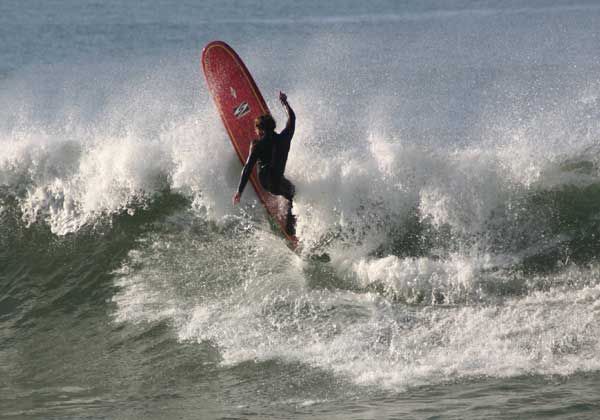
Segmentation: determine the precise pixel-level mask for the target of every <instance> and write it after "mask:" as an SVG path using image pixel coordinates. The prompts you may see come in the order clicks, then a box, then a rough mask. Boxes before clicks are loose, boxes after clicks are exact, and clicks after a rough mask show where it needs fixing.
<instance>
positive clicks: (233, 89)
mask: <svg viewBox="0 0 600 420" xmlns="http://www.w3.org/2000/svg"><path fill="white" fill-rule="evenodd" d="M202 70H203V71H204V77H205V78H206V83H207V85H208V90H209V92H210V94H211V96H212V98H213V100H214V101H215V104H216V105H217V109H218V110H219V114H220V115H221V119H222V120H223V124H224V125H225V129H226V130H227V133H228V134H229V138H230V139H231V143H232V144H233V148H234V149H235V151H236V153H237V155H238V157H239V158H240V162H241V163H242V165H244V164H245V163H246V160H247V159H248V154H249V152H250V143H251V142H252V140H254V139H255V138H256V133H255V131H254V120H255V118H256V117H259V116H261V115H264V114H270V113H271V112H270V111H269V107H267V104H266V102H265V100H264V99H263V97H262V95H261V93H260V91H259V90H258V87H257V86H256V83H255V82H254V79H252V76H251V75H250V72H249V71H248V69H247V68H246V66H245V65H244V63H243V62H242V60H241V58H240V57H239V56H238V55H237V54H236V52H235V51H234V50H233V49H232V48H231V47H230V46H229V45H227V44H226V43H224V42H222V41H213V42H211V43H209V44H207V45H206V47H204V49H203V50H202ZM250 182H251V183H252V186H253V187H254V190H255V191H256V195H258V198H259V199H260V201H261V202H262V203H263V205H264V206H265V209H266V210H267V212H268V213H269V215H270V216H271V218H272V219H273V221H274V222H275V224H276V225H277V226H278V227H279V228H280V230H281V232H282V233H283V235H284V236H285V237H286V238H287V240H288V241H289V243H290V245H291V247H292V248H294V249H295V248H296V247H297V245H298V238H297V237H296V236H294V235H290V234H288V232H287V231H286V221H287V220H286V219H287V212H288V207H289V202H288V201H287V200H286V199H285V198H283V197H280V196H275V195H273V194H271V193H269V192H267V191H265V190H264V189H263V188H262V186H261V185H260V183H259V182H258V175H257V171H256V168H255V169H254V170H253V171H252V175H251V176H250Z"/></svg>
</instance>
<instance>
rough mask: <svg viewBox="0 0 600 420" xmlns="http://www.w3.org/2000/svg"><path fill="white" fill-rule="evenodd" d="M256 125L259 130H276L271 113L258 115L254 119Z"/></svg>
mask: <svg viewBox="0 0 600 420" xmlns="http://www.w3.org/2000/svg"><path fill="white" fill-rule="evenodd" d="M254 126H255V127H256V128H258V129H259V130H261V131H263V132H265V133H267V132H270V131H274V130H275V120H274V119H273V117H271V115H270V114H264V115H261V116H260V117H256V119H255V120H254Z"/></svg>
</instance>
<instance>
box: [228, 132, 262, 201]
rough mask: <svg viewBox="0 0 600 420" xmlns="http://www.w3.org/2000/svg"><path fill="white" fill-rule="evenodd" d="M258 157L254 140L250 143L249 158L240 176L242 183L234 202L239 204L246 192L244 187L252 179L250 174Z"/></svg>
mask: <svg viewBox="0 0 600 420" xmlns="http://www.w3.org/2000/svg"><path fill="white" fill-rule="evenodd" d="M257 159H258V153H257V151H256V148H255V147H254V142H252V144H251V145H250V154H249V155H248V160H247V161H246V164H245V165H244V169H242V176H241V177H240V185H239V186H238V189H237V192H236V193H235V195H234V196H233V204H237V203H239V202H240V197H241V196H242V193H243V192H244V188H246V184H247V183H248V180H249V179H250V174H251V173H252V169H254V165H255V164H256V161H257Z"/></svg>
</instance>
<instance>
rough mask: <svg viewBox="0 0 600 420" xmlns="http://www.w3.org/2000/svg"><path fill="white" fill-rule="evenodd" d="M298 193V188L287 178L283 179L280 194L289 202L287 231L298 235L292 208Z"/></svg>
mask: <svg viewBox="0 0 600 420" xmlns="http://www.w3.org/2000/svg"><path fill="white" fill-rule="evenodd" d="M295 192H296V187H295V186H294V184H292V183H291V182H290V181H289V180H288V179H287V178H285V177H282V178H281V181H280V182H279V194H280V195H282V196H284V197H285V198H287V199H288V200H289V205H288V211H287V223H286V230H287V231H288V233H289V234H291V235H295V234H296V216H294V215H293V214H292V206H293V205H294V202H293V199H294V193H295Z"/></svg>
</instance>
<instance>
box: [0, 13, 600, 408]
mask: <svg viewBox="0 0 600 420" xmlns="http://www.w3.org/2000/svg"><path fill="white" fill-rule="evenodd" d="M116 3H119V2H116ZM444 4H446V3H444ZM65 5H66V6H65ZM69 5H70V6H69ZM117 6H118V7H120V9H118V10H121V12H123V14H121V15H118V16H117V15H112V14H110V13H108V12H106V11H104V12H99V13H98V14H93V13H92V14H89V15H88V14H86V13H87V12H85V10H84V9H81V8H80V7H79V6H77V5H75V4H70V3H69V2H65V3H64V4H63V3H61V6H60V7H63V8H65V7H66V9H65V10H64V13H63V14H62V15H61V14H56V13H55V12H52V13H55V14H56V16H55V17H54V18H53V19H55V20H54V25H53V26H51V27H50V28H49V27H47V26H46V24H45V23H44V22H40V21H38V20H37V19H39V18H35V17H32V16H30V17H29V18H26V17H24V15H23V16H22V15H21V14H18V13H16V12H15V13H14V16H18V19H21V21H19V20H18V19H17V22H16V23H15V22H13V23H12V24H11V25H12V26H10V25H9V27H10V28H12V32H10V31H9V32H10V33H11V34H12V37H11V38H7V39H8V41H7V44H6V45H5V46H4V47H0V54H1V55H3V56H5V57H9V59H8V60H6V61H5V64H4V67H0V108H1V109H3V112H2V114H0V150H2V153H0V262H1V263H0V337H2V340H1V343H0V370H2V371H3V372H4V373H6V375H4V376H5V378H7V379H3V380H0V391H1V393H3V394H4V395H8V396H9V397H8V398H7V399H5V400H4V401H0V407H3V411H4V412H6V413H10V414H11V415H13V416H16V417H18V416H31V415H34V416H35V415H40V416H58V417H77V416H78V415H81V413H83V412H84V411H86V412H92V413H106V412H107V411H105V410H109V411H108V412H111V413H112V412H114V413H115V414H116V413H117V412H118V411H116V410H119V409H121V408H124V407H126V408H127V409H128V410H129V409H130V410H132V411H131V417H132V418H137V417H140V416H141V417H140V418H143V415H141V414H140V413H141V412H143V410H144V409H142V408H141V407H142V406H143V404H145V403H142V402H143V401H147V400H148V399H149V398H150V399H153V401H158V403H157V404H164V405H161V407H166V408H164V410H166V411H164V412H165V413H167V414H169V415H171V414H173V413H174V412H175V411H173V410H177V407H176V406H177V404H178V401H185V402H186V403H189V404H190V407H191V406H194V407H196V408H197V407H201V412H202V413H204V414H206V416H207V417H219V416H228V415H230V416H233V417H236V416H242V417H243V416H245V415H246V414H247V413H246V414H244V413H245V411H244V410H246V409H247V410H249V412H250V411H252V410H259V409H258V408H257V407H263V409H264V411H261V412H260V415H262V417H263V418H268V417H269V416H273V417H277V416H278V415H280V413H281V412H288V411H289V412H290V413H296V414H297V412H296V411H295V410H304V411H303V412H306V413H307V415H315V414H318V412H320V411H319V410H321V411H322V412H323V413H324V414H323V416H324V418H326V417H327V416H328V415H329V414H328V413H329V411H332V412H333V411H334V410H335V411H336V412H337V411H339V410H342V412H345V413H346V412H347V413H353V412H360V413H362V414H364V413H365V411H364V410H366V409H365V406H369V404H371V403H376V402H377V401H379V402H380V403H381V406H382V407H384V406H385V407H387V408H385V409H386V410H388V409H389V410H390V415H391V413H392V412H394V413H397V412H398V411H397V410H399V408H398V406H395V405H393V404H392V405H390V406H389V407H388V406H387V405H386V404H387V403H386V402H385V401H388V400H386V398H388V397H390V396H393V398H394V399H397V398H400V399H402V398H407V399H408V400H410V398H412V396H414V395H416V394H414V393H415V392H416V393H417V394H418V393H419V392H424V393H425V394H426V395H427V396H428V397H431V395H433V394H434V393H436V392H441V393H442V394H444V393H446V392H447V393H449V394H448V395H451V394H452V392H462V390H463V388H462V387H464V389H468V388H469V387H476V388H477V387H478V388H477V390H476V392H478V393H480V394H477V395H480V396H481V398H484V397H483V395H484V394H485V393H486V392H487V393H488V394H489V393H491V392H500V391H498V389H501V388H502V387H503V386H504V385H506V386H508V387H509V388H510V389H515V390H525V391H523V392H529V394H528V395H529V396H532V398H533V397H534V396H535V395H536V394H535V392H537V391H532V390H531V389H532V388H533V385H532V384H531V383H530V382H528V381H540V382H541V383H542V385H540V387H542V388H544V387H546V388H544V389H549V390H553V389H554V388H552V387H553V386H554V384H553V383H552V379H548V378H556V377H559V378H566V379H561V381H565V382H567V383H568V382H569V379H568V378H571V377H572V376H573V375H575V376H576V375H583V378H585V379H582V380H586V381H587V380H589V381H590V382H591V385H590V387H591V388H590V389H594V386H596V385H597V383H598V378H597V371H598V370H599V369H600V359H599V358H598V354H600V328H599V327H598V325H600V323H599V322H598V321H599V319H598V317H599V314H600V312H599V309H600V275H599V273H600V264H599V261H598V255H600V219H599V217H598V216H599V214H600V213H599V211H598V203H599V202H600V158H599V156H600V153H599V152H600V147H599V146H598V138H599V137H600V111H599V109H600V99H599V97H600V96H599V95H600V83H599V82H598V78H597V68H596V67H597V60H596V58H595V57H591V52H590V51H594V48H595V45H596V39H595V38H594V33H595V32H594V30H593V29H594V28H595V26H594V25H595V24H596V22H597V20H596V18H597V15H598V12H599V10H598V8H597V6H595V5H594V4H587V3H586V2H579V3H577V4H571V3H569V4H567V3H564V4H563V2H555V3H553V4H545V5H543V7H530V8H522V7H521V6H520V5H517V4H515V3H511V2H485V5H483V6H481V7H479V6H477V5H475V6H473V4H472V2H467V3H461V2H453V3H452V4H451V5H449V6H448V5H446V6H443V5H440V4H437V3H435V2H426V3H423V4H422V5H421V6H419V7H416V6H414V7H412V8H410V7H409V6H402V7H405V8H404V9H403V8H402V7H400V6H393V5H389V4H387V3H386V4H381V5H379V8H380V10H381V12H377V13H373V12H372V11H371V10H364V7H363V6H361V5H359V4H354V5H351V6H349V8H348V9H344V10H349V11H348V12H347V13H337V12H336V10H341V9H339V8H335V9H333V10H329V9H323V10H321V11H320V12H317V11H315V10H314V9H312V8H309V9H310V10H304V9H303V7H304V6H297V7H298V8H299V9H294V8H292V9H289V10H286V11H279V12H278V11H277V10H278V9H277V10H276V6H273V8H267V10H268V12H264V13H262V14H261V13H259V11H257V10H256V9H253V11H252V12H249V11H248V14H240V11H239V10H237V9H236V8H234V7H233V6H231V5H229V6H227V5H221V6H218V7H220V9H219V8H217V12H215V13H217V16H216V17H215V19H214V21H213V20H210V19H206V18H205V17H204V18H203V17H202V16H204V14H203V13H205V10H204V9H203V8H202V7H200V6H199V7H200V8H199V9H193V11H189V15H188V16H184V14H183V13H182V12H180V11H179V12H178V11H177V10H174V9H172V8H170V7H169V8H167V7H166V6H164V5H162V6H160V5H157V6H156V10H155V11H154V12H153V11H147V12H144V13H142V14H140V15H132V17H131V18H128V19H131V20H132V21H131V22H129V24H127V23H123V22H121V20H123V19H124V18H123V16H124V13H125V12H126V10H125V9H127V7H129V6H126V5H117ZM338 6H339V5H338ZM484 6H485V7H484ZM6 7H7V8H8V9H9V10H13V9H11V7H9V6H6ZM14 7H15V9H14V10H18V8H17V6H14ZM161 7H162V8H161ZM215 7H217V6H215ZM306 7H308V6H306ZM327 7H329V6H327ZM0 9H1V7H0ZM229 9H231V10H229ZM14 10H13V11H14ZM153 10H154V9H153ZM189 10H192V9H189ZM311 10H312V12H310V13H309V11H311ZM319 10H320V9H319ZM46 12H48V13H50V12H51V11H48V10H46ZM159 12H160V13H162V14H164V15H165V16H167V17H168V19H167V20H169V23H165V22H163V21H161V20H160V19H159V15H156V16H155V15H153V13H157V14H160V13H159ZM229 12H231V13H229ZM103 13H104V14H103ZM59 15H60V16H59ZM59 17H60V19H59ZM3 19H8V18H6V17H5V18H3ZM75 21H77V22H79V23H77V24H75V23H74V22H75ZM0 22H1V21H0ZM573 22H577V24H575V23H573ZM5 23H7V25H8V24H9V22H5ZM226 25H237V27H239V28H240V30H239V31H237V30H236V31H234V30H232V29H222V28H223V27H225V26H226ZM507 25H508V26H509V27H510V28H512V30H511V31H506V27H507ZM556 25H559V26H560V25H562V26H560V27H561V28H562V32H560V33H559V32H557V31H555V28H556ZM44 28H45V29H44ZM78 28H79V29H78ZM44 30H48V31H50V32H47V33H48V34H49V35H48V38H39V37H38V35H39V34H40V33H43V32H44ZM140 30H142V33H143V34H145V35H144V36H145V37H146V36H147V37H146V38H144V37H142V40H141V39H140V37H139V36H138V35H136V34H139V33H140V32H139V31H140ZM222 30H225V31H226V34H225V35H227V37H226V38H227V40H228V41H229V42H230V43H231V45H232V46H233V47H234V48H236V50H238V52H239V53H240V55H241V56H242V57H243V58H244V60H245V61H246V64H247V65H248V67H249V69H250V70H251V71H252V73H253V74H254V76H255V79H256V80H257V82H258V85H259V86H260V87H261V89H262V91H263V94H264V95H265V97H266V98H267V102H268V103H269V105H270V107H271V109H272V111H273V113H274V116H275V117H276V120H277V121H278V123H279V125H280V126H282V125H283V122H284V114H283V112H282V110H281V109H280V108H279V105H278V103H277V101H276V92H277V90H279V89H282V90H284V91H286V93H287V94H288V96H289V98H290V103H291V104H292V106H293V107H294V109H295V111H296V114H297V115H298V123H297V132H296V134H295V137H294V140H293V145H292V150H291V154H290V160H289V162H288V167H287V176H288V177H289V178H290V179H291V180H292V181H293V182H294V183H295V184H296V188H297V196H296V200H295V203H294V212H295V213H296V215H297V217H298V226H297V230H298V236H299V237H300V238H301V242H302V251H301V252H300V253H299V254H295V253H292V252H291V251H290V250H289V249H288V248H287V246H286V244H285V242H284V240H283V239H282V238H281V237H280V236H279V235H278V234H277V232H275V231H273V229H272V227H271V226H270V224H269V221H268V220H267V219H266V216H265V214H264V211H263V209H262V207H261V206H260V203H259V202H258V201H257V198H256V197H255V196H254V195H253V193H252V192H251V191H249V190H248V191H247V192H246V193H245V194H244V197H243V203H242V205H241V206H240V207H233V206H232V205H231V196H232V195H233V192H234V190H235V188H236V186H237V182H238V179H239V172H240V165H239V162H238V161H237V157H236V156H235V155H234V153H233V150H232V147H231V146H230V144H229V141H228V139H227V135H226V132H225V130H224V129H223V127H222V125H221V122H220V120H219V117H218V114H217V112H216V110H215V107H214V105H213V104H212V102H211V99H210V98H209V97H208V93H207V92H206V89H205V87H204V81H203V79H202V75H201V71H200V66H199V60H198V59H199V53H200V51H199V50H200V47H201V46H202V45H203V44H205V43H206V42H208V41H209V40H211V39H212V38H214V37H217V36H218V37H225V36H224V35H223V34H222V32H220V31H222ZM227 31H229V32H227ZM61 34H62V35H61ZM91 34H96V35H95V37H94V36H92V35H91ZM17 35H18V36H17ZM159 35H161V36H159ZM111 37H116V38H118V40H119V41H118V42H117V41H116V40H115V39H116V38H111ZM33 39H36V40H37V39H40V41H39V42H40V44H39V45H38V44H36V45H38V46H37V47H35V46H31V48H33V49H34V50H35V51H37V54H39V57H38V59H34V58H31V57H30V56H28V55H27V54H26V53H25V52H23V51H26V50H25V49H17V47H19V48H20V47H23V45H33V44H31V43H33ZM169 40H170V41H169ZM299 40H300V41H301V42H299ZM44 42H47V43H49V44H51V45H52V46H54V47H55V51H63V53H62V54H59V53H58V52H55V53H53V54H50V53H43V51H47V50H48V48H47V47H48V46H49V45H46V44H44ZM173 45H176V47H174V46H173ZM36 48H37V50H36ZM94 51H102V54H101V55H100V56H99V58H98V57H96V58H95V59H94V58H93V57H94V54H93V52H94ZM594 60H596V61H594ZM0 376H2V375H0ZM199 378H200V379H199ZM523 378H525V379H523ZM527 378H535V379H527ZM590 378H591V379H590ZM457 384H458V385H457ZM507 384H508V385H507ZM594 384H596V385H594ZM428 387H431V388H428ZM453 387H457V388H456V389H454V388H453ZM511 387H512V388H511ZM575 388H576V387H575ZM427 389H434V391H432V394H431V395H429V394H427V391H426V390H427ZM423 390H425V391H423ZM527 390H529V391H527ZM257 391H260V392H258V393H257ZM570 391H571V389H570V388H569V386H568V385H566V391H565V392H570ZM465 392H467V391H465ZM549 392H550V391H549ZM258 394H260V395H258ZM199 395H201V396H199ZM257 395H258V396H257ZM419 395H420V394H419ZM431 398H433V397H431ZM467 399H468V398H467ZM32 401H33V402H34V404H33V406H32V405H31V402H32ZM135 401H141V402H140V406H139V407H140V408H139V410H141V411H139V410H137V409H136V408H135V407H137V405H136V403H134V402H135ZM342 401H359V402H358V403H357V404H358V405H359V406H360V404H363V403H364V405H365V406H360V407H359V409H357V410H358V411H352V410H354V409H355V408H356V407H354V408H353V406H352V404H350V403H348V405H344V404H342V403H341V402H342ZM574 404H575V403H574ZM340 405H342V407H340ZM315 406H316V407H320V408H319V409H316V411H313V410H312V408H314V407H315ZM157 407H158V406H157ZM264 407H267V408H264ZM415 407H416V406H415ZM421 408H422V407H421ZM263 409H261V410H263ZM382 409H383V408H382ZM419 409H420V408H419V407H416V408H415V410H416V411H415V412H417V411H418V410H419ZM432 409H434V410H439V412H445V410H446V409H445V408H444V407H443V406H442V405H439V406H436V405H435V404H434V406H433V408H432ZM574 409H575V408H574ZM89 410H91V411H89ZM110 410H115V411H110ZM136 410H137V411H136ZM157 410H158V408H157ZM169 410H171V411H169ZM361 410H362V411H361ZM259 411H260V410H259ZM190 412H191V411H190ZM415 412H412V414H414V413H415ZM278 413H279V414H278ZM473 413H474V412H473ZM477 413H478V414H477V415H480V414H481V413H480V412H477ZM405 414H407V413H405ZM408 414H410V413H408ZM98 415H100V414H98ZM102 415H105V414H102ZM247 415H248V416H251V415H250V414H247ZM257 415H258V414H257ZM469 415H470V414H469V411H468V409H467V411H465V412H462V413H461V414H460V416H462V417H463V418H468V417H469ZM477 415H476V416H477ZM359 417H360V416H359Z"/></svg>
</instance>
